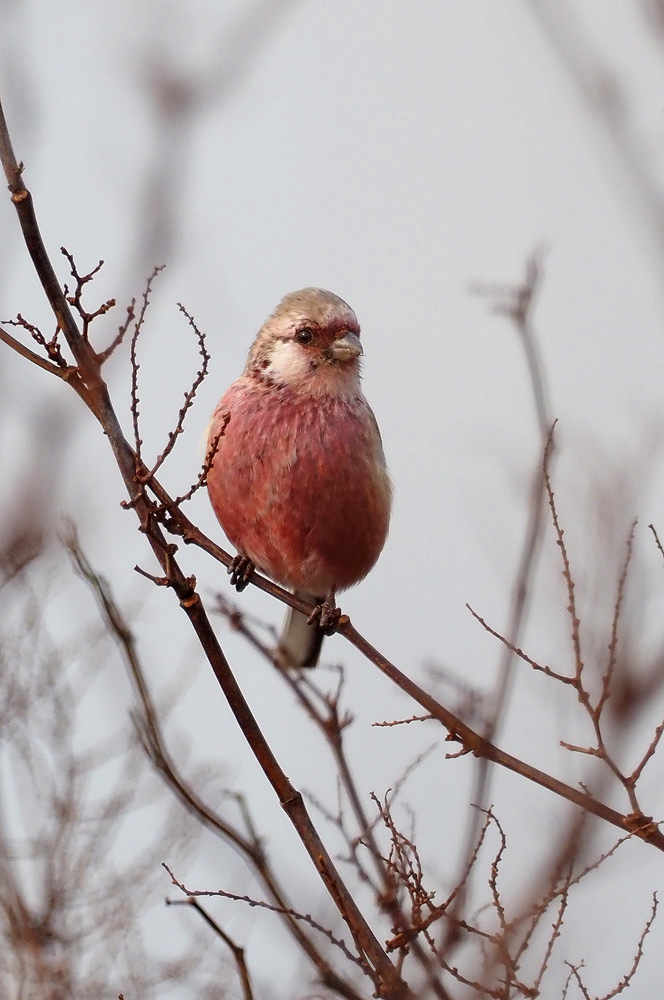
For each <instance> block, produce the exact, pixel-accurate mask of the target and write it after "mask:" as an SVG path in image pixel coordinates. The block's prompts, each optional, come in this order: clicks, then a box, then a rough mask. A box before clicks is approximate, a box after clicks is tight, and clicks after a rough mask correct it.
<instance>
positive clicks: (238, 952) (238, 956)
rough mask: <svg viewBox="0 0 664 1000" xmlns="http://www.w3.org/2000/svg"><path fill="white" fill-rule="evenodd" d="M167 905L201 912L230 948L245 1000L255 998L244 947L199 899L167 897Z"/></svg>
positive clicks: (209, 925) (207, 922) (206, 921)
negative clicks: (229, 934)
mask: <svg viewBox="0 0 664 1000" xmlns="http://www.w3.org/2000/svg"><path fill="white" fill-rule="evenodd" d="M166 905H167V906H190V907H191V908H192V909H193V910H195V911H196V913H199V914H200V915H201V917H202V918H203V920H204V921H205V923H206V924H207V925H208V927H211V928H212V930H213V931H214V932H215V934H217V936H218V937H220V938H221V940H222V941H223V942H224V944H225V945H226V947H227V948H228V949H229V950H230V953H231V955H232V956H233V961H234V962H235V967H236V969H237V973H238V976H239V979H240V982H241V983H242V996H243V998H244V1000H254V992H253V989H252V987H251V977H250V975H249V969H248V967H247V962H246V959H245V957H244V948H241V947H240V945H238V944H236V943H235V941H233V939H232V938H231V937H229V936H228V934H227V933H226V932H225V931H224V930H223V929H222V928H221V927H220V926H219V924H218V923H217V921H216V920H213V919H212V917H211V916H210V914H209V913H207V912H206V911H205V910H204V909H203V907H202V906H201V904H200V903H199V902H198V900H196V899H193V898H192V897H191V896H190V897H189V898H188V899H167V900H166Z"/></svg>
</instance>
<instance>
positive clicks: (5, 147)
mask: <svg viewBox="0 0 664 1000" xmlns="http://www.w3.org/2000/svg"><path fill="white" fill-rule="evenodd" d="M0 158H1V159H2V163H3V168H4V170H5V174H6V176H7V180H8V184H9V189H10V192H11V194H12V201H13V203H14V205H15V207H16V210H17V213H18V216H19V220H20V224H21V228H22V231H23V235H24V238H25V241H26V245H27V247H28V250H29V252H30V255H31V257H32V260H33V263H34V266H35V269H36V271H37V275H38V277H39V279H40V281H41V283H42V286H43V288H44V291H45V293H46V295H47V298H48V300H49V303H50V305H51V308H52V310H53V312H54V314H55V316H56V318H57V320H58V323H59V324H60V326H61V328H62V329H63V331H64V335H65V339H66V340H67V343H68V345H69V347H70V350H71V351H72V354H73V355H74V358H75V359H76V362H77V364H78V367H79V371H80V373H81V376H82V378H83V379H84V380H85V384H86V389H87V391H86V393H85V396H84V401H85V402H86V405H87V406H88V407H89V409H90V410H91V411H92V413H94V415H95V416H96V417H97V419H98V420H99V423H100V424H101V426H102V427H103V429H104V432H105V434H106V435H107V437H108V440H109V443H110V445H111V448H112V449H113V453H114V456H115V459H116V462H117V464H118V467H119V469H120V472H121V474H122V477H123V480H124V483H125V486H126V489H127V492H128V494H129V498H130V502H131V504H132V506H133V507H134V509H135V511H136V514H137V516H138V518H139V522H140V528H141V531H143V533H144V534H145V535H146V537H147V539H148V541H149V543H150V546H151V548H152V550H153V552H154V554H155V556H156V558H157V561H158V562H159V563H160V565H161V567H162V570H163V571H164V575H165V579H166V581H167V585H168V586H169V587H170V588H171V589H172V590H173V591H174V592H175V594H176V596H177V598H178V600H179V603H180V607H181V608H182V609H183V611H184V612H185V614H186V615H187V617H188V618H189V621H190V624H191V626H192V628H193V629H194V631H195V633H196V635H197V637H198V640H199V642H200V644H201V647H202V649H203V651H204V653H205V655H206V657H207V660H208V662H209V664H210V666H211V667H212V670H213V672H214V674H215V677H216V678H217V681H218V683H219V685H220V687H221V688H222V691H223V692H224V695H225V697H226V700H227V702H228V705H229V707H230V708H231V711H232V712H233V715H234V716H235V719H236V721H237V723H238V724H239V726H240V728H241V730H242V733H243V735H244V737H245V739H246V740H247V743H248V745H249V747H250V749H251V751H252V753H253V754H254V756H255V757H256V759H257V761H258V763H259V764H260V766H261V768H262V770H263V772H264V774H265V776H266V777H267V779H268V781H269V782H270V784H271V786H272V788H273V790H274V792H275V793H276V795H277V796H278V799H279V802H280V804H281V806H282V808H283V809H284V811H285V812H286V814H287V815H288V817H289V819H290V821H291V823H292V824H293V826H294V828H295V830H296V831H297V833H298V835H299V837H300V840H301V842H302V844H303V846H304V847H305V849H306V851H307V853H308V854H309V856H310V858H311V860H312V862H313V864H314V866H315V868H316V870H317V871H318V874H319V876H320V878H321V879H322V881H323V883H324V884H325V887H326V889H327V891H328V893H329V894H330V896H331V898H332V900H333V902H334V903H335V905H336V907H337V909H338V910H339V912H340V914H341V916H342V918H343V920H344V921H345V922H346V924H347V926H348V927H349V930H350V932H351V934H352V935H353V939H354V941H355V945H356V947H357V949H358V952H359V953H360V954H361V955H363V956H364V959H365V961H366V963H367V965H368V966H370V968H371V970H372V971H371V976H372V979H373V981H374V984H375V985H376V989H377V990H378V991H379V992H380V991H382V992H383V994H384V996H385V997H386V998H390V1000H402V998H406V997H409V996H410V991H409V990H408V987H407V986H406V984H405V983H404V981H403V980H402V979H401V977H400V975H399V974H398V972H397V970H396V969H395V967H394V965H393V964H392V962H391V961H390V959H389V958H388V956H387V955H386V953H385V951H384V949H383V947H382V946H381V944H380V943H379V941H378V940H377V938H376V936H375V934H374V933H373V931H372V930H371V928H370V927H369V925H368V923H367V922H366V920H365V919H364V917H363V915H362V914H361V912H360V910H359V908H358V906H357V904H356V903H355V900H354V899H353V896H352V895H351V893H350V892H349V890H348V889H347V887H346V885H345V884H344V882H343V880H342V879H341V877H340V876H339V873H338V872H337V870H336V868H335V866H334V863H333V861H332V859H331V857H330V855H329V853H328V852H327V850H326V848H325V846H324V844H323V842H322V840H321V838H320V836H319V835H318V832H317V830H316V828H315V827H314V825H313V823H312V822H311V819H310V817H309V814H308V812H307V809H306V806H305V804H304V802H303V799H302V796H301V794H300V792H298V791H297V789H295V788H294V787H293V785H292V784H291V782H290V781H289V780H288V778H287V776H286V775H285V773H284V771H283V770H282V768H281V767H280V765H279V763H278V761H277V759H276V757H275V756H274V754H273V752H272V749H271V747H270V745H269V744H268V742H267V740H266V739H265V737H264V735H263V733H262V731H261V729H260V727H259V725H258V723H257V721H256V719H255V717H254V715H253V713H252V712H251V710H250V708H249V705H248V704H247V702H246V700H245V698H244V696H243V694H242V692H241V690H240V687H239V685H238V684H237V681H236V679H235V676H234V674H233V672H232V670H231V667H230V665H229V663H228V661H227V659H226V657H225V655H224V653H223V651H222V649H221V646H220V645H219V642H218V640H217V637H216V636H215V634H214V631H213V629H212V627H211V625H210V622H209V619H208V617H207V614H206V612H205V608H204V607H203V603H202V601H201V599H200V596H199V595H198V593H197V592H196V590H195V587H194V583H195V581H194V580H193V579H192V578H189V577H187V576H185V574H184V573H183V572H182V570H181V569H180V566H179V564H178V562H177V560H176V559H175V556H174V547H173V546H171V545H169V544H168V543H167V542H166V539H165V538H164V535H163V532H162V530H161V528H160V526H159V524H158V523H157V521H156V518H155V516H154V505H153V504H152V503H151V502H150V501H149V500H148V499H147V497H146V496H145V495H144V490H143V487H141V485H140V484H139V483H138V482H137V474H140V472H142V471H144V467H143V463H141V462H140V459H139V456H137V454H136V453H135V452H134V450H133V449H132V448H131V447H130V445H129V443H128V442H127V440H126V439H125V437H124V435H123V433H122V430H121V427H120V424H119V421H118V418H117V415H116V414H115V411H114V409H113V406H112V404H111V400H110V397H109V394H108V388H107V386H106V383H105V382H104V380H103V378H102V374H101V366H100V364H99V360H98V358H97V356H96V354H95V352H94V351H93V349H92V348H91V346H90V344H89V343H88V341H86V340H85V339H84V338H83V337H82V335H81V333H80V331H79V330H78V328H77V325H76V321H75V319H74V317H73V315H72V313H71V309H70V307H69V304H68V303H67V301H66V298H65V296H64V295H63V292H62V289H61V288H60V285H59V283H58V280H57V277H56V275H55V272H54V270H53V267H52V265H51V262H50V260H49V257H48V254H47V252H46V248H45V247H44V244H43V241H42V238H41V235H40V232H39V228H38V225H37V220H36V216H35V213H34V207H33V203H32V198H31V196H30V194H29V192H28V190H27V188H26V187H25V185H24V183H23V179H22V168H21V167H20V166H19V164H18V163H17V162H16V159H15V157H14V153H13V149H12V147H11V142H10V140H9V134H8V131H7V127H6V123H5V120H4V114H3V113H2V108H1V106H0Z"/></svg>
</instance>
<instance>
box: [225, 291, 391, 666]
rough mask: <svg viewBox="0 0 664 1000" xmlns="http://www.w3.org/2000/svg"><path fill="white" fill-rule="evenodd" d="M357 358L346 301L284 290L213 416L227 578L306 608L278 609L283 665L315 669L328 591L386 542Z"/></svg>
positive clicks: (372, 425)
mask: <svg viewBox="0 0 664 1000" xmlns="http://www.w3.org/2000/svg"><path fill="white" fill-rule="evenodd" d="M362 354H363V350H362V343H361V340H360V325H359V323H358V320H357V317H356V315H355V313H354V311H353V310H352V309H351V307H350V306H349V305H348V303H347V302H345V301H344V300H343V299H341V298H339V296H338V295H335V294H334V292H330V291H327V290H326V289H323V288H303V289H301V290H299V291H295V292H291V293H289V294H288V295H286V296H285V297H284V298H283V299H282V300H281V302H280V303H279V304H278V306H277V307H276V309H275V310H274V312H273V313H272V314H271V315H270V316H269V317H268V319H267V320H266V321H265V323H264V324H263V326H262V327H261V328H260V330H259V332H258V334H257V336H256V339H255V340H254V342H253V344H252V346H251V348H250V350H249V354H248V357H247V362H246V365H245V368H244V371H243V372H242V374H241V376H240V377H239V378H238V379H237V381H235V382H233V384H232V385H231V386H230V387H229V388H228V389H227V390H226V392H225V393H224V395H223V396H222V397H221V399H220V401H219V403H218V404H217V406H216V408H215V410H214V413H213V415H212V419H211V422H210V427H209V433H208V451H207V455H208V471H207V476H206V479H207V489H208V494H209V498H210V502H211V504H212V508H213V510H214V513H215V515H216V517H217V519H218V521H219V523H220V525H221V527H222V528H223V530H224V533H225V534H226V537H227V538H228V540H229V541H230V542H231V544H232V545H233V546H234V547H235V549H236V550H237V555H236V556H235V558H234V559H233V561H232V562H231V565H230V567H229V570H228V572H229V573H230V574H231V583H232V584H234V585H235V586H236V587H237V589H238V590H242V589H243V588H244V587H245V586H246V585H247V583H248V581H249V579H250V577H251V574H252V572H253V570H254V568H255V569H257V570H258V571H259V572H261V573H263V574H265V575H266V576H268V577H270V578H271V579H272V580H274V581H275V582H276V583H278V584H279V585H280V586H282V587H284V588H287V589H289V590H290V591H292V592H293V593H295V594H296V595H297V596H299V597H300V598H301V599H302V600H304V601H306V602H307V603H309V604H312V605H314V606H315V610H314V612H313V614H312V615H310V616H309V617H308V618H307V617H306V616H305V615H303V614H301V613H300V612H298V611H295V610H294V609H289V611H288V613H287V615H286V620H285V623H284V626H283V629H282V632H281V637H280V639H279V641H278V645H277V647H276V649H275V651H274V658H275V662H276V663H277V664H278V666H280V667H282V668H285V669H290V668H292V669H301V668H304V667H314V666H316V664H317V662H318V658H319V655H320V649H321V643H322V640H323V635H324V634H325V633H329V632H331V631H333V630H334V626H335V624H336V623H337V622H338V617H339V613H340V612H339V609H338V608H337V606H336V595H337V593H338V592H339V591H343V590H346V589H347V588H349V587H352V586H354V585H355V584H356V583H359V582H360V581H361V580H363V579H364V577H365V576H366V575H367V574H368V573H369V571H370V570H371V569H372V568H373V566H374V565H375V563H376V561H377V560H378V557H379V555H380V553H381V551H382V549H383V546H384V544H385V541H386V538H387V533H388V528H389V521H390V511H391V503H392V483H391V479H390V476H389V473H388V470H387V466H386V462H385V455H384V452H383V445H382V440H381V435H380V431H379V429H378V424H377V422H376V418H375V416H374V414H373V411H372V410H371V407H370V406H369V404H368V402H367V400H366V399H365V397H364V394H363V392H362V386H361V381H360V358H361V356H362Z"/></svg>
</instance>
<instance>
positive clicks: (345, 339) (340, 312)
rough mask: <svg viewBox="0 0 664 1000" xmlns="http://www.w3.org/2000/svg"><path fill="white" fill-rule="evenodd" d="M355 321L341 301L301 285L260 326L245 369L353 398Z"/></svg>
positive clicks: (313, 391) (358, 348)
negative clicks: (301, 287)
mask: <svg viewBox="0 0 664 1000" xmlns="http://www.w3.org/2000/svg"><path fill="white" fill-rule="evenodd" d="M361 354H362V344H361V343H360V325H359V323H358V322H357V316H356V315H355V313H354V312H353V310H352V309H351V307H350V306H349V305H348V303H347V302H344V300H343V299H340V298H339V296H338V295H335V294H334V293H333V292H328V291H325V289H323V288H303V289H302V290H301V291H299V292H291V293H290V294H289V295H286V296H285V298H283V299H282V300H281V302H280V303H279V305H278V306H277V308H276V309H275V310H274V312H273V313H272V315H271V316H270V317H269V319H267V320H266V322H265V323H264V324H263V326H262V327H261V329H260V330H259V333H258V336H257V337H256V340H255V341H254V343H253V345H252V347H251V350H250V352H249V358H248V360H247V368H246V370H247V372H249V373H252V374H255V375H259V376H260V377H261V378H263V379H266V380H269V381H270V382H273V383H274V384H276V385H287V386H290V387H291V388H293V389H296V390H298V391H302V392H306V393H307V395H311V396H353V395H356V394H357V392H358V390H359V378H360V356H361Z"/></svg>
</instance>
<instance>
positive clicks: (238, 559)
mask: <svg viewBox="0 0 664 1000" xmlns="http://www.w3.org/2000/svg"><path fill="white" fill-rule="evenodd" d="M255 568H256V567H255V566H254V564H253V563H252V561H251V559H250V558H249V557H248V556H241V555H237V556H235V557H234V559H233V560H232V561H231V564H230V566H229V567H228V570H227V572H228V575H229V576H230V578H231V586H232V587H235V589H236V590H237V592H238V594H240V593H242V591H243V590H244V588H245V587H246V586H247V584H248V583H249V580H250V579H251V575H252V573H253V572H254V569H255Z"/></svg>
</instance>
